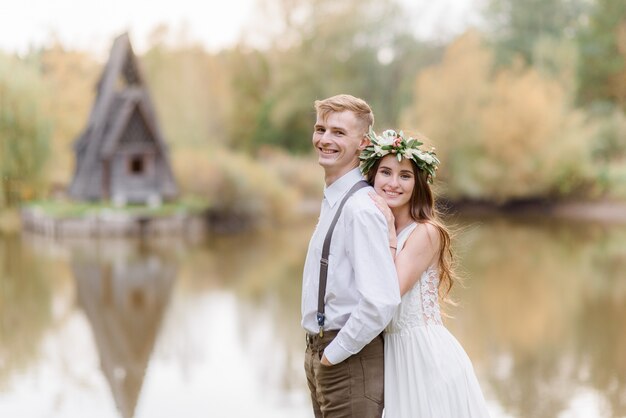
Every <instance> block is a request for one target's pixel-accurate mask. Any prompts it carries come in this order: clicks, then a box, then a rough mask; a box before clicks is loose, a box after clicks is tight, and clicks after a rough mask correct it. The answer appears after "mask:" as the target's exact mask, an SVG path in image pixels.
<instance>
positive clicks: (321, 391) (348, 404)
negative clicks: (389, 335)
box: [304, 331, 385, 418]
mask: <svg viewBox="0 0 626 418" xmlns="http://www.w3.org/2000/svg"><path fill="white" fill-rule="evenodd" d="M336 335H337V331H325V332H324V337H322V338H320V337H319V335H317V334H307V338H306V339H307V347H306V352H305V356H304V368H305V371H306V378H307V383H308V385H309V390H310V391H311V400H312V401H313V412H314V413H315V418H340V417H341V418H343V417H346V418H380V417H381V416H382V413H383V400H384V392H383V390H384V389H383V382H384V376H385V371H384V367H385V363H384V347H383V336H382V334H381V335H379V336H377V337H376V338H374V340H372V341H371V342H370V343H369V344H368V345H366V346H365V347H364V348H363V349H362V350H361V351H360V352H359V353H357V354H354V355H352V356H350V357H348V358H347V359H346V360H344V361H342V362H341V363H339V364H335V365H333V366H324V365H322V364H321V363H320V360H321V358H322V354H324V348H326V346H327V345H328V344H330V342H331V341H332V340H333V338H335V336H336Z"/></svg>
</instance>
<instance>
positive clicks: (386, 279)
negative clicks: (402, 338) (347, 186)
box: [324, 196, 400, 364]
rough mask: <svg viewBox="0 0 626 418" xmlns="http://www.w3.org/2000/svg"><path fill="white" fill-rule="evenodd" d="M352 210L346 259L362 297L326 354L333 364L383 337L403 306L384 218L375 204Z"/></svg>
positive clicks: (348, 215)
mask: <svg viewBox="0 0 626 418" xmlns="http://www.w3.org/2000/svg"><path fill="white" fill-rule="evenodd" d="M366 198H367V199H369V196H366ZM346 209H348V208H347V207H346ZM351 209H352V210H350V211H346V213H345V215H346V234H347V235H346V256H347V257H348V258H349V259H350V262H351V264H352V266H353V268H354V274H355V283H356V289H354V291H355V292H358V293H359V302H358V304H357V306H356V308H355V309H354V310H353V311H352V313H351V314H350V317H349V318H348V321H347V322H346V324H345V325H344V326H343V327H342V328H341V330H340V332H339V333H338V334H337V337H336V338H335V339H334V340H333V341H332V342H331V343H330V344H329V345H328V347H326V349H325V350H324V355H325V356H326V358H327V359H328V361H330V362H331V363H332V364H337V363H340V362H342V361H343V360H345V359H347V358H348V357H350V356H351V355H352V354H355V353H358V352H359V351H361V349H362V348H363V347H365V345H367V344H368V343H369V342H370V341H372V339H374V337H376V336H377V335H378V334H380V333H381V332H382V331H383V330H384V329H385V327H386V326H387V324H388V323H389V321H391V318H392V317H393V314H394V312H395V309H396V307H397V306H398V304H399V303H400V289H399V285H398V277H397V273H396V268H395V265H394V262H393V259H392V257H391V252H390V250H389V241H388V230H387V223H386V220H385V218H384V216H383V215H382V213H381V212H380V211H379V210H378V209H377V208H376V207H375V206H374V205H373V204H371V205H365V206H364V207H362V206H360V207H352V208H351Z"/></svg>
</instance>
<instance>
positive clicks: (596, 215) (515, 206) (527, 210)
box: [441, 200, 626, 224]
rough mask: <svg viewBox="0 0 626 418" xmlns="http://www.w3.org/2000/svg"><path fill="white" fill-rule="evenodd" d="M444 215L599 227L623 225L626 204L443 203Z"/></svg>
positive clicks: (591, 202) (590, 202)
mask: <svg viewBox="0 0 626 418" xmlns="http://www.w3.org/2000/svg"><path fill="white" fill-rule="evenodd" d="M441 206H442V207H443V209H444V210H443V212H444V213H445V214H447V215H452V216H456V215H462V216H465V215H469V216H485V215H502V216H511V217H526V216H528V217H547V218H550V219H559V220H569V221H585V222H600V223H615V224H617V223H619V224H621V223H626V202H620V201H609V200H600V201H560V202H554V201H543V200H529V201H518V202H511V203H506V204H502V205H498V204H496V203H492V202H478V201H450V200H442V205H441Z"/></svg>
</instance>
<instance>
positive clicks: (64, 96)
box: [41, 45, 101, 185]
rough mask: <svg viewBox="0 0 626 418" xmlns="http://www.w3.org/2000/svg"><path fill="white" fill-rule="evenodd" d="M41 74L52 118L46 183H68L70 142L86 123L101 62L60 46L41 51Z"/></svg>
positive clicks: (70, 167) (69, 176) (70, 156)
mask: <svg viewBox="0 0 626 418" xmlns="http://www.w3.org/2000/svg"><path fill="white" fill-rule="evenodd" d="M41 64H42V77H43V79H44V81H45V82H46V84H47V85H48V86H49V89H50V95H49V100H48V101H47V103H46V104H47V105H48V107H49V108H50V114H51V117H52V120H53V123H54V125H53V130H52V138H51V139H52V143H51V147H50V148H51V154H52V156H53V158H50V159H49V160H48V162H47V167H46V168H47V172H48V182H49V184H57V185H63V184H68V183H69V181H70V179H71V175H72V172H73V168H74V153H73V150H72V144H73V143H74V141H75V140H76V138H77V137H78V135H79V134H80V133H81V131H82V130H83V129H84V128H85V126H86V125H87V119H88V117H89V112H90V110H91V107H92V106H93V101H94V98H95V90H96V81H97V77H98V74H99V73H100V71H101V69H100V65H99V64H98V63H97V62H96V61H95V60H93V59H92V58H91V57H90V56H89V55H88V54H87V53H85V52H78V51H68V50H65V49H63V47H61V46H60V45H55V46H53V47H52V48H50V49H48V50H44V51H43V52H42V56H41Z"/></svg>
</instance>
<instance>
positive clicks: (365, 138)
mask: <svg viewBox="0 0 626 418" xmlns="http://www.w3.org/2000/svg"><path fill="white" fill-rule="evenodd" d="M370 142H371V141H370V139H369V138H368V136H367V135H366V134H363V137H362V138H361V142H359V151H363V150H364V149H365V147H367V146H368V145H369V144H370Z"/></svg>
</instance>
